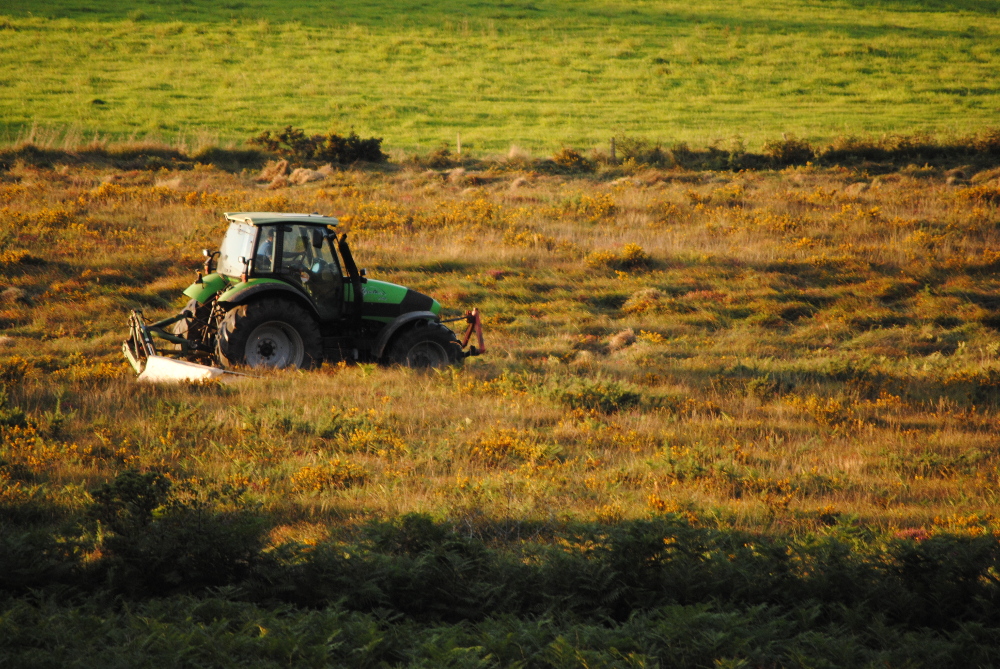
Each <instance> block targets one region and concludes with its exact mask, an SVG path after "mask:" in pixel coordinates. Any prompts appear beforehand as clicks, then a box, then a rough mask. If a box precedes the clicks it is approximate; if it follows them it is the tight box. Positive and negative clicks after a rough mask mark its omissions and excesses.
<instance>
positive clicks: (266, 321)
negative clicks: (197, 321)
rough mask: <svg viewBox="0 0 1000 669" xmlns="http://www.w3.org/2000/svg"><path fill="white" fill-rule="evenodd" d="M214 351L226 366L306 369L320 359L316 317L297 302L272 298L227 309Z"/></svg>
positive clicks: (319, 338)
mask: <svg viewBox="0 0 1000 669" xmlns="http://www.w3.org/2000/svg"><path fill="white" fill-rule="evenodd" d="M215 350H216V354H217V355H218V358H219V362H221V363H222V364H223V365H224V366H226V367H234V366H236V365H243V366H246V367H251V368H257V369H259V368H262V367H273V368H276V369H284V368H286V367H299V368H302V369H309V368H310V367H315V366H316V365H318V364H319V363H320V362H322V361H323V339H322V337H321V336H320V332H319V325H318V324H317V323H316V320H315V319H314V318H313V317H312V315H310V314H309V312H307V311H306V310H305V309H303V308H302V307H300V306H299V305H298V304H295V303H294V302H291V301H288V300H282V299H279V298H273V297H271V298H267V297H265V298H263V299H260V300H256V301H254V302H250V303H248V304H241V305H239V306H237V307H233V308H232V309H230V310H229V311H228V312H226V315H225V316H224V317H223V319H222V322H221V323H220V324H219V334H218V336H217V337H216V347H215Z"/></svg>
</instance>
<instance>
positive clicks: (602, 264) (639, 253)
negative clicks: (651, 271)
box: [583, 244, 649, 269]
mask: <svg viewBox="0 0 1000 669" xmlns="http://www.w3.org/2000/svg"><path fill="white" fill-rule="evenodd" d="M583 262H584V263H586V265H587V267H589V268H591V269H639V268H642V267H647V266H648V265H649V255H648V254H647V253H646V250H645V249H643V248H642V247H641V246H639V245H638V244H626V245H625V247H624V248H623V249H622V251H621V253H620V254H618V253H615V252H614V251H592V252H590V253H589V254H587V257H586V258H584V259H583Z"/></svg>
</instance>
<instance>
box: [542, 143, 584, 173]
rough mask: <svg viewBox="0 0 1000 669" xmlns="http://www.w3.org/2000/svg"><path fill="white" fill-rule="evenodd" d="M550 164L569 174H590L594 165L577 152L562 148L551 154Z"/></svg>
mask: <svg viewBox="0 0 1000 669" xmlns="http://www.w3.org/2000/svg"><path fill="white" fill-rule="evenodd" d="M552 162H553V163H555V164H556V165H558V166H559V167H561V168H563V169H566V170H568V171H570V172H592V171H593V170H594V163H593V162H592V161H590V160H588V159H587V158H584V157H583V156H582V155H580V152H579V151H576V150H574V149H570V148H567V147H564V148H562V149H560V150H559V151H558V152H556V153H555V154H553V156H552Z"/></svg>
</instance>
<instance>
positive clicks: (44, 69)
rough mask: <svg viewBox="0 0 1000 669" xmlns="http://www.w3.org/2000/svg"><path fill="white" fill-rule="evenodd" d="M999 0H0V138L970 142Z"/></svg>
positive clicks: (991, 89)
mask: <svg viewBox="0 0 1000 669" xmlns="http://www.w3.org/2000/svg"><path fill="white" fill-rule="evenodd" d="M998 9H1000V3H997V2H995V1H989V2H930V1H928V2H898V3H892V2H884V3H857V2H848V1H843V2H824V3H811V2H805V1H804V0H787V1H786V2H782V3H778V4H775V3H773V2H750V3H729V2H720V1H715V0H710V1H707V2H700V3H686V2H676V1H666V0H656V1H648V2H634V3H629V5H628V8H627V9H626V10H624V11H623V10H622V7H621V4H620V3H600V2H575V1H566V0H563V1H553V2H537V3H529V2H513V3H504V4H501V5H493V4H491V3H480V4H467V3H432V4H427V3H419V2H411V3H406V2H402V3H401V2H389V3H381V4H377V3H367V2H366V3H337V5H336V6H333V5H331V4H330V3H325V2H302V3H285V2H268V1H256V2H232V3H207V2H200V1H198V2H194V1H192V2H185V3H177V4H168V3H138V4H134V5H128V7H127V8H125V6H123V5H120V3H110V2H107V3H87V4H86V6H83V5H80V4H72V3H68V2H58V1H42V2H21V1H20V0H13V2H9V3H6V4H5V6H4V9H3V12H4V13H5V14H6V16H5V17H0V35H2V36H3V39H2V40H0V54H2V56H0V86H2V88H3V93H4V94H3V95H0V137H6V138H7V139H8V140H10V139H13V138H15V137H18V136H20V137H24V136H25V135H26V133H29V132H30V129H31V128H32V127H33V126H36V125H37V127H40V128H42V129H47V131H53V130H52V129H54V132H56V133H63V132H68V133H69V139H68V141H69V143H70V144H75V143H77V142H78V141H79V140H80V138H81V137H83V136H86V137H89V136H91V134H92V133H99V134H101V135H111V136H119V137H120V136H134V135H138V136H146V135H147V134H150V133H152V134H154V135H156V136H159V137H165V138H168V139H170V140H171V141H173V140H175V139H177V138H180V139H181V140H183V141H184V142H186V143H188V144H199V143H206V142H212V141H223V142H225V141H242V140H243V139H245V138H246V137H248V136H250V135H252V134H255V133H256V132H259V131H260V130H262V129H264V128H271V127H275V126H280V125H285V124H293V125H296V126H300V127H305V128H306V129H307V130H309V131H325V130H328V129H337V130H340V131H342V132H346V131H347V130H349V129H351V128H354V129H355V130H357V131H358V132H359V133H361V134H363V135H369V134H374V135H377V136H382V137H384V138H385V140H386V145H387V146H388V147H390V148H393V147H395V148H397V149H407V150H412V149H416V148H420V147H422V148H424V149H428V148H430V147H432V146H436V145H438V144H440V143H441V142H451V143H454V142H455V137H456V134H457V133H461V134H462V137H463V144H464V145H465V147H466V149H467V150H470V149H471V150H473V151H476V152H480V153H482V152H490V151H498V150H506V149H507V148H508V147H509V145H510V144H512V143H514V144H520V145H524V146H527V147H529V148H533V149H545V150H551V149H555V148H558V147H559V146H561V145H564V144H565V145H572V146H576V147H577V148H582V149H589V148H591V147H593V146H595V145H598V144H600V145H604V144H605V143H606V142H607V140H608V138H609V137H610V136H611V135H613V134H616V133H626V134H630V135H637V136H644V137H648V138H651V139H663V140H665V141H667V142H675V141H691V142H694V143H697V144H699V145H705V144H707V143H710V142H712V141H716V140H718V141H722V142H724V143H728V142H730V141H732V140H733V139H734V138H735V137H737V136H739V137H742V138H743V139H744V140H745V141H747V142H749V143H750V144H751V145H752V146H753V145H759V143H760V142H761V141H762V140H764V139H766V138H773V137H777V136H779V135H780V134H781V133H793V134H797V135H799V136H803V137H806V138H810V139H827V138H831V137H833V136H836V135H843V134H860V133H882V132H900V133H906V134H911V133H915V132H928V133H939V134H949V133H964V134H968V133H972V132H975V131H978V130H979V129H981V128H982V127H983V126H984V125H989V124H992V123H993V122H994V119H995V118H996V114H997V110H998V108H1000V92H998V90H997V88H996V86H995V85H994V84H993V83H992V82H995V81H997V80H998V79H1000V54H998V51H997V48H996V39H995V35H996V34H997V32H998V30H1000V17H998V16H997V11H998Z"/></svg>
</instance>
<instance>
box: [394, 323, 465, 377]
mask: <svg viewBox="0 0 1000 669" xmlns="http://www.w3.org/2000/svg"><path fill="white" fill-rule="evenodd" d="M389 360H390V361H391V362H393V363H396V364H399V365H403V366H405V367H413V368H418V369H427V368H430V367H446V366H448V365H461V364H462V363H463V362H464V361H465V354H464V353H463V352H462V345H461V344H459V343H458V338H456V337H455V333H454V332H452V331H451V330H450V329H448V328H447V327H445V326H444V325H442V324H441V323H435V322H433V321H417V322H416V323H414V325H413V327H411V328H409V329H408V330H406V331H404V332H403V333H402V334H400V335H399V336H397V337H396V339H395V340H394V341H393V343H392V345H391V346H390V347H389Z"/></svg>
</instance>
